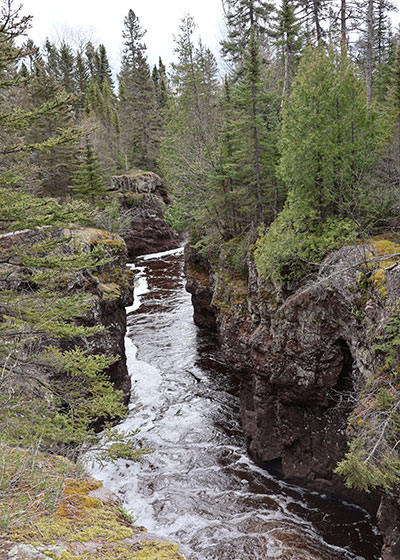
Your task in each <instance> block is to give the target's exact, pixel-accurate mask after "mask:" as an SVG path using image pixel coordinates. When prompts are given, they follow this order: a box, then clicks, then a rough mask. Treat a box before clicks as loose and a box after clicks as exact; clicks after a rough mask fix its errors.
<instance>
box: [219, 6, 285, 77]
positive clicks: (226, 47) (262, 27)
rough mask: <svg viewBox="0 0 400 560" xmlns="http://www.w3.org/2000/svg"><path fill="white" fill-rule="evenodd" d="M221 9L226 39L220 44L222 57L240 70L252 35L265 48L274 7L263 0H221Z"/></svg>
mask: <svg viewBox="0 0 400 560" xmlns="http://www.w3.org/2000/svg"><path fill="white" fill-rule="evenodd" d="M223 7H224V13H225V20H226V26H227V37H226V39H225V40H223V41H222V43H221V46H222V55H223V57H224V58H225V59H226V60H227V61H229V62H231V63H233V64H235V65H236V67H237V68H238V69H239V70H240V69H241V68H242V66H243V63H244V57H245V53H246V51H247V49H248V45H249V42H250V38H251V35H252V34H253V35H254V40H255V41H256V42H257V44H259V45H261V46H262V47H264V46H265V44H266V40H267V32H268V29H269V27H270V19H271V14H272V11H273V8H274V5H273V4H272V3H270V2H265V1H264V0H223Z"/></svg>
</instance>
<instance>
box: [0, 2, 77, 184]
mask: <svg viewBox="0 0 400 560" xmlns="http://www.w3.org/2000/svg"><path fill="white" fill-rule="evenodd" d="M1 18H2V21H3V22H4V23H3V25H2V27H1V30H0V90H1V92H2V96H3V100H6V102H4V103H3V109H2V111H0V136H1V140H2V148H1V149H0V158H1V159H2V161H1V164H2V169H3V170H4V171H6V170H7V169H8V168H9V166H10V165H13V164H14V163H15V161H16V159H15V158H17V157H18V155H17V154H32V155H31V156H30V158H29V159H30V160H32V159H33V158H34V157H36V158H38V157H39V154H45V153H47V154H49V153H51V152H52V151H53V150H55V149H57V147H61V146H67V145H72V144H73V143H74V142H75V141H76V139H77V136H78V134H77V132H76V131H74V130H72V129H71V128H70V127H69V126H68V125H67V126H62V127H54V128H53V129H52V131H51V132H50V133H49V134H45V135H42V134H36V133H35V132H34V130H33V129H34V127H39V126H40V124H39V123H41V122H42V123H43V120H45V119H47V120H49V121H50V120H55V119H57V117H58V115H62V114H67V113H68V112H69V110H70V101H71V99H70V97H68V96H67V95H65V94H64V93H63V92H62V91H61V90H58V91H56V92H53V93H54V94H53V95H51V96H50V95H49V96H48V97H47V98H46V99H43V100H39V99H36V100H35V102H34V103H33V102H31V101H33V100H30V99H29V88H27V87H26V86H25V85H24V83H23V82H22V83H21V80H20V78H21V76H20V75H18V71H17V64H18V63H19V62H20V61H21V60H22V59H24V58H25V56H27V55H29V54H30V53H32V50H31V47H30V49H28V48H27V46H26V45H22V46H17V45H16V38H17V37H19V38H21V37H23V36H24V35H25V34H26V32H27V29H28V28H29V25H30V18H29V17H23V16H21V15H20V8H17V9H14V7H13V2H12V0H7V1H3V3H2V5H1ZM38 64H39V62H38V63H37V64H36V67H37V66H38ZM21 99H23V102H21ZM18 104H20V105H18ZM12 154H14V156H13V157H11V155H12ZM13 158H14V159H13ZM30 171H31V166H30V165H29V166H28V168H27V169H26V170H25V172H26V173H28V174H29V172H30ZM6 174H7V173H6ZM6 174H3V180H5V181H6V182H8V179H7V180H6V179H5V175H6ZM11 182H12V181H11Z"/></svg>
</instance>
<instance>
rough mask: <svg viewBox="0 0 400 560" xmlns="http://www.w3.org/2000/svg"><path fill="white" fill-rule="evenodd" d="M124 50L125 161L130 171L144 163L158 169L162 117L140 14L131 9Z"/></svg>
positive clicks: (121, 80) (122, 110)
mask: <svg viewBox="0 0 400 560" xmlns="http://www.w3.org/2000/svg"><path fill="white" fill-rule="evenodd" d="M122 35H123V39H124V51H123V56H122V65H121V72H120V74H119V76H118V79H119V99H120V104H119V118H120V120H121V122H123V123H124V126H123V128H122V130H121V148H122V162H121V164H122V165H121V167H123V168H125V170H126V171H127V170H128V169H130V168H133V167H143V168H145V169H148V170H151V171H154V170H156V169H157V158H158V155H159V149H160V133H161V120H160V115H159V110H158V101H157V97H156V91H155V87H154V83H153V80H152V77H151V74H150V68H149V65H148V62H147V59H146V46H145V45H144V44H143V43H142V39H143V37H144V35H145V31H143V30H142V28H141V26H140V22H139V19H138V17H137V16H136V14H135V13H134V12H133V11H132V10H129V12H128V15H127V16H126V17H125V19H124V30H123V34H122Z"/></svg>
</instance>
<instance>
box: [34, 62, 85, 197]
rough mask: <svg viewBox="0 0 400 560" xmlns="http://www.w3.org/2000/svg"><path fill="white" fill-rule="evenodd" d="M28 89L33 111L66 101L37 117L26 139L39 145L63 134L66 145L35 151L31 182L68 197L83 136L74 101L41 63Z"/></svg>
mask: <svg viewBox="0 0 400 560" xmlns="http://www.w3.org/2000/svg"><path fill="white" fill-rule="evenodd" d="M25 88H26V94H27V101H28V104H29V107H30V108H31V109H33V108H38V109H39V108H40V107H43V106H46V105H47V106H50V104H51V103H52V101H53V100H54V99H57V98H58V99H60V100H61V99H62V100H63V102H62V104H60V105H59V106H58V107H57V108H54V110H51V111H50V110H47V111H45V112H44V113H43V114H42V115H40V116H38V118H37V119H35V121H34V122H33V123H32V124H31V126H30V127H29V128H28V130H27V131H26V133H25V134H24V138H25V141H26V142H29V143H30V144H33V143H36V144H39V143H43V142H46V141H51V139H52V138H54V137H56V136H57V135H58V134H60V132H61V131H63V132H64V135H65V137H64V138H65V141H64V142H55V143H54V144H53V145H52V144H50V145H48V146H47V148H46V149H45V150H38V151H36V152H35V153H34V154H32V155H31V158H30V160H31V163H32V164H33V166H34V169H33V170H32V179H33V180H34V181H36V183H37V184H38V185H40V187H41V188H42V189H43V190H44V191H45V192H47V193H48V194H53V195H61V196H62V195H63V196H65V195H66V194H67V193H68V186H69V183H70V177H71V175H72V174H73V172H74V171H75V165H76V155H77V151H78V146H77V141H78V138H79V136H80V131H79V130H78V129H77V128H76V127H75V111H74V98H73V96H72V95H68V94H67V93H66V92H65V91H64V90H63V88H62V87H61V85H60V84H59V83H58V82H57V81H56V79H55V77H54V76H53V75H49V74H47V72H46V70H45V69H44V68H43V66H42V65H40V64H38V63H37V64H36V66H35V70H34V73H33V74H32V76H31V77H30V79H29V81H28V82H27V84H26V86H25Z"/></svg>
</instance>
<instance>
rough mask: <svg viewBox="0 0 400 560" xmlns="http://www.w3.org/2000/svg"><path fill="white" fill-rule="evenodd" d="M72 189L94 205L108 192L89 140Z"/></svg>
mask: <svg viewBox="0 0 400 560" xmlns="http://www.w3.org/2000/svg"><path fill="white" fill-rule="evenodd" d="M72 189H73V190H74V192H75V193H76V194H77V195H78V196H79V197H80V198H84V199H88V200H90V202H91V203H92V204H93V205H94V204H96V202H99V201H100V202H101V201H102V199H103V198H104V195H105V194H106V192H107V188H106V187H105V186H104V182H103V171H102V169H101V166H100V164H99V162H98V160H97V158H96V156H95V153H94V151H93V148H92V146H91V145H90V143H89V140H88V139H87V138H86V141H85V148H84V150H83V154H82V157H81V165H80V168H79V169H78V171H77V172H76V174H75V177H74V180H73V183H72Z"/></svg>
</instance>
